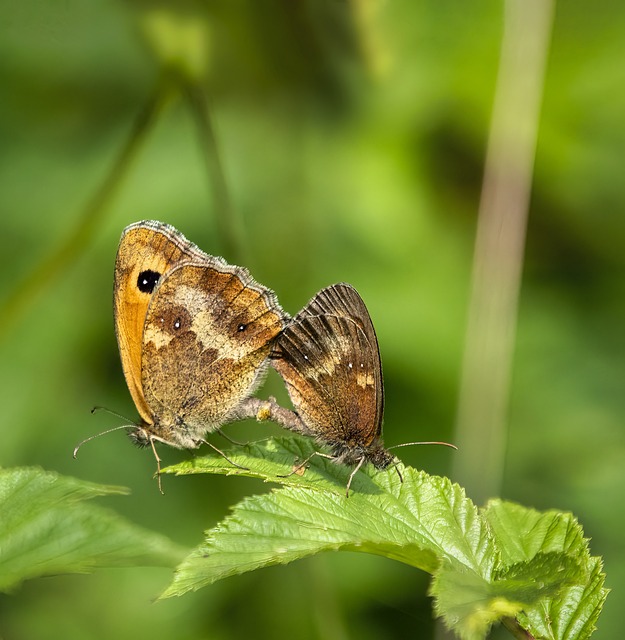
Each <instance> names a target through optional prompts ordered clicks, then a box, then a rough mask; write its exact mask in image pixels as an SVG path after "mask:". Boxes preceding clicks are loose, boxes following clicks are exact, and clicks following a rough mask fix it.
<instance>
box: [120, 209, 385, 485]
mask: <svg viewBox="0 0 625 640" xmlns="http://www.w3.org/2000/svg"><path fill="white" fill-rule="evenodd" d="M114 312H115V328H116V334H117V341H118V345H119V351H120V356H121V361H122V367H123V370H124V375H125V378H126V382H127V384H128V388H129V390H130V393H131V395H132V398H133V400H134V402H135V405H136V407H137V410H138V411H139V415H140V418H141V420H140V423H139V424H138V425H136V426H134V427H132V428H131V429H130V435H131V437H132V439H133V440H134V441H135V442H137V443H138V444H140V445H145V446H147V445H149V446H151V447H152V449H153V451H154V455H155V456H156V459H157V461H158V460H159V458H158V455H157V453H156V449H155V446H154V445H155V442H163V443H165V444H168V445H170V446H173V447H178V448H194V447H197V446H199V445H200V444H201V443H203V442H205V440H204V439H203V436H204V434H205V433H207V432H211V431H215V430H217V429H219V427H220V426H221V425H222V424H224V423H226V422H228V421H231V420H234V419H237V417H238V415H240V407H241V406H242V404H243V403H244V402H245V401H246V399H247V398H248V397H249V396H250V395H251V394H252V393H253V392H254V391H255V389H256V388H257V387H258V385H259V384H260V382H261V380H262V377H263V374H264V372H265V370H266V368H267V366H268V365H269V364H271V365H272V366H273V367H274V368H275V369H276V370H277V371H278V373H279V374H280V375H281V376H282V378H283V379H284V381H285V383H286V386H287V389H288V392H289V395H290V398H291V401H292V403H293V406H294V408H295V410H296V412H297V414H298V416H299V420H298V421H297V422H296V423H294V425H292V426H291V428H293V429H294V430H295V431H298V432H299V433H302V434H305V435H308V436H313V437H315V438H316V439H318V440H320V441H322V442H323V443H325V444H327V445H329V447H330V449H331V451H332V457H333V458H334V459H335V460H336V461H339V462H343V463H346V464H349V465H356V469H355V470H354V473H355V471H356V470H357V469H358V468H359V467H360V466H361V465H362V464H363V463H364V462H366V461H369V462H371V463H373V464H374V465H375V466H376V467H377V468H385V467H387V466H388V465H389V464H390V463H391V462H392V461H393V459H394V457H393V455H392V454H391V453H389V452H388V451H387V450H386V449H385V448H384V446H383V444H382V441H381V429H382V413H383V407H384V386H383V380H382V367H381V362H380V354H379V350H378V342H377V338H376V335H375V331H374V328H373V324H372V322H371V318H370V317H369V313H368V311H367V308H366V306H365V304H364V302H363V300H362V298H361V297H360V295H359V294H358V292H357V291H356V290H355V289H354V288H353V287H352V286H350V285H348V284H336V285H332V286H330V287H328V288H326V289H323V290H322V291H320V292H319V293H318V294H317V295H315V296H314V297H313V299H312V300H311V301H310V302H309V303H308V304H307V305H306V306H305V307H304V309H303V310H302V311H300V313H298V314H297V315H296V316H295V317H294V318H292V319H291V318H289V316H288V315H287V314H286V313H285V312H284V311H283V310H282V308H281V307H280V305H279V303H278V300H277V298H276V296H275V294H274V293H273V292H272V291H271V290H269V289H267V288H266V287H264V286H263V285H261V284H259V283H257V282H256V281H255V280H254V279H253V278H252V276H251V275H250V273H249V272H248V271H247V269H244V268H242V267H237V266H232V265H229V264H227V263H226V262H225V261H224V260H223V259H221V258H217V257H213V256H209V255H207V254H206V253H204V252H203V251H201V250H200V249H199V248H198V247H197V246H195V245H194V244H192V243H191V242H189V241H188V240H187V239H186V238H185V237H184V236H183V235H182V234H181V233H180V232H179V231H177V230H176V229H174V228H173V227H171V226H170V225H167V224H164V223H161V222H156V221H144V222H138V223H135V224H132V225H130V226H129V227H127V228H126V229H125V230H124V232H123V234H122V238H121V240H120V244H119V249H118V252H117V260H116V265H115V285H114ZM238 412H239V414H238ZM211 446H212V445H211ZM351 477H353V474H352V476H351ZM351 477H350V483H351ZM348 490H349V485H348Z"/></svg>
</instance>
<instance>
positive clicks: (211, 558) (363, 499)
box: [164, 438, 494, 596]
mask: <svg viewBox="0 0 625 640" xmlns="http://www.w3.org/2000/svg"><path fill="white" fill-rule="evenodd" d="M313 451H314V446H313V444H312V443H311V442H310V441H309V440H307V439H305V438H284V439H276V440H267V441H264V442H261V443H255V444H252V445H248V446H246V447H241V448H239V449H235V450H234V451H229V452H228V456H229V457H230V459H231V460H233V461H234V462H236V463H237V464H241V465H243V466H245V467H247V469H246V470H242V469H237V468H233V467H232V465H231V464H229V463H228V462H227V461H225V460H224V459H223V458H222V459H219V458H216V457H212V456H211V457H207V458H202V459H195V460H193V461H189V462H185V463H182V464H180V465H176V466H175V467H170V468H168V469H166V470H165V472H167V473H202V472H211V473H235V474H237V475H249V476H254V477H262V478H263V479H265V480H267V481H281V482H284V483H285V484H288V485H289V486H287V487H285V488H283V489H278V490H274V491H272V492H271V493H269V494H265V495H261V496H254V497H251V498H247V499H246V500H244V501H243V502H242V503H240V504H239V505H237V506H236V507H235V508H234V511H233V513H232V515H231V516H229V517H228V518H226V519H225V520H224V522H223V523H222V524H220V525H219V526H217V527H216V528H215V529H213V530H211V531H209V532H208V534H207V538H206V541H205V543H204V544H203V545H201V546H200V547H199V548H197V549H196V550H195V551H193V552H192V554H191V555H190V556H189V557H188V558H187V559H186V560H185V561H184V562H183V563H182V565H181V566H180V567H178V569H177V572H176V576H175V579H174V582H173V584H172V585H171V586H170V587H169V588H168V590H167V591H166V592H165V594H164V596H172V595H180V594H182V593H185V592H186V591H189V590H194V589H199V588H200V587H202V586H205V585H207V584H210V583H212V582H214V581H215V580H219V579H221V578H224V577H226V576H230V575H235V574H238V573H243V572H245V571H250V570H253V569H257V568H260V567H264V566H269V565H273V564H284V563H287V562H291V561H293V560H296V559H298V558H303V557H305V556H308V555H311V554H314V553H318V552H319V551H327V550H338V549H343V550H350V551H364V552H368V553H375V554H379V555H384V556H386V557H389V558H394V559H396V560H400V561H402V562H405V563H407V564H410V565H412V566H414V567H417V568H420V569H423V570H425V571H429V572H432V571H434V570H435V569H436V568H437V566H438V565H439V563H440V562H441V561H442V560H446V561H448V562H450V563H451V564H452V565H454V566H457V567H469V568H470V569H471V570H473V571H474V572H477V573H479V574H480V575H485V576H490V574H491V571H492V568H493V563H494V549H493V546H492V541H491V539H490V534H489V531H488V529H487V527H486V526H484V524H483V523H482V521H481V519H480V517H479V514H478V512H477V509H476V508H475V506H474V505H473V504H472V503H471V501H470V500H468V499H467V498H466V496H465V495H464V492H463V491H462V489H461V488H460V487H459V486H458V485H453V484H452V483H451V482H449V480H447V479H445V478H439V477H431V476H428V475H427V474H426V473H423V472H417V471H415V470H414V469H410V468H404V467H402V469H401V473H402V475H403V482H402V481H401V480H400V477H399V474H398V473H397V470H395V469H389V470H387V471H382V472H375V471H373V470H370V469H368V470H366V471H365V472H359V473H358V474H357V475H356V476H355V477H354V481H353V483H352V487H353V489H354V491H353V492H352V493H351V494H350V497H349V498H347V497H346V496H345V485H346V483H347V479H348V477H349V474H350V472H351V470H350V469H349V468H347V467H344V466H342V465H337V464H335V463H333V462H331V461H329V460H327V459H324V458H321V457H318V456H316V457H313V458H312V459H311V461H310V468H308V469H306V472H305V474H304V475H303V476H300V475H298V474H292V475H290V476H289V477H287V478H278V477H277V474H279V473H281V474H285V473H289V470H290V469H292V467H293V464H294V462H295V461H296V460H301V459H304V458H306V457H308V456H309V455H310V454H311V453H312V452H313Z"/></svg>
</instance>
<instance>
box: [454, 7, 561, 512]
mask: <svg viewBox="0 0 625 640" xmlns="http://www.w3.org/2000/svg"><path fill="white" fill-rule="evenodd" d="M554 5H555V0H507V2H506V4H505V11H504V30H503V37H502V42H501V54H500V63H499V71H498V77H497V85H496V90H495V99H494V106H493V115H492V121H491V128H490V134H489V140H488V148H487V152H486V166H485V170H484V179H483V184H482V197H481V202H480V209H479V217H478V222H477V234H476V240H475V252H474V261H473V275H472V291H471V299H470V303H469V313H468V325H467V332H466V342H465V354H464V362H463V370H462V379H461V388H460V398H459V407H458V415H457V425H456V429H457V432H456V439H455V442H456V443H457V444H458V448H459V450H460V452H461V455H458V456H456V457H455V458H454V468H453V478H454V480H456V481H458V482H460V483H461V484H462V485H464V486H465V487H466V489H467V492H468V493H469V495H470V496H471V497H472V498H473V500H475V501H476V502H477V503H478V504H480V503H483V502H484V501H485V500H486V499H487V498H489V497H491V496H497V495H499V494H500V491H501V481H502V475H503V466H504V457H505V449H506V432H507V414H508V403H509V395H510V378H511V369H512V360H513V352H514V343H515V334H516V317H517V308H518V299H519V289H520V282H521V273H522V267H523V254H524V249H525V233H526V226H527V216H528V207H529V199H530V193H531V183H532V174H533V168H534V157H535V152H536V137H537V131H538V124H539V119H540V105H541V98H542V90H543V81H544V73H545V66H546V61H547V57H548V52H549V45H550V39H551V29H552V21H553V14H554Z"/></svg>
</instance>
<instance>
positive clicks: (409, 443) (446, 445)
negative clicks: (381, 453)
mask: <svg viewBox="0 0 625 640" xmlns="http://www.w3.org/2000/svg"><path fill="white" fill-rule="evenodd" d="M413 444H440V445H442V446H443V447H451V448H452V449H455V450H456V451H458V447H457V446H456V445H455V444H451V442H404V443H403V444H394V445H393V446H392V447H386V448H387V449H399V448H400V447H410V446H412V445H413Z"/></svg>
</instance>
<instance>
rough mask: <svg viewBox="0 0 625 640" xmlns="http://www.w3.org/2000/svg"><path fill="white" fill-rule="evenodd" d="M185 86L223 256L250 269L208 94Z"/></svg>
mask: <svg viewBox="0 0 625 640" xmlns="http://www.w3.org/2000/svg"><path fill="white" fill-rule="evenodd" d="M184 86H185V88H184V93H185V96H186V98H187V100H188V102H189V106H190V108H191V111H192V114H193V117H194V118H195V122H196V125H197V131H198V140H199V142H200V145H201V148H202V154H203V156H204V160H205V162H206V171H207V174H208V181H209V184H210V188H211V193H212V196H213V211H214V215H215V222H216V224H217V233H218V235H219V239H220V240H221V245H222V254H223V255H224V256H225V258H226V259H227V260H228V261H229V262H233V263H234V264H241V263H245V264H246V265H247V266H249V261H250V260H249V258H250V256H249V255H248V253H249V252H248V251H247V247H246V243H245V234H244V229H243V221H242V220H241V217H240V216H239V215H237V212H236V210H235V208H234V207H233V206H232V199H231V197H230V192H229V190H228V186H227V184H226V177H225V174H224V170H223V164H222V162H221V158H220V154H219V148H218V144H217V139H216V137H215V130H214V127H213V122H212V118H211V108H210V101H209V98H208V94H207V93H206V91H205V90H204V89H203V87H201V86H200V85H198V84H195V83H187V84H185V85H184Z"/></svg>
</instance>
